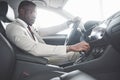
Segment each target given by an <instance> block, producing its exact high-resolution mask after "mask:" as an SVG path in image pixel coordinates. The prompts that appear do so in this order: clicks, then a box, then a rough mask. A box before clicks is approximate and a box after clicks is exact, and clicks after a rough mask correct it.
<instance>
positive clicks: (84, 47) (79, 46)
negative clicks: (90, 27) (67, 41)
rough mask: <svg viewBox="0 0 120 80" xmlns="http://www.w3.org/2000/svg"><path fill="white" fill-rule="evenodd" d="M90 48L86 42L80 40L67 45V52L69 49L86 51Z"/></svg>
mask: <svg viewBox="0 0 120 80" xmlns="http://www.w3.org/2000/svg"><path fill="white" fill-rule="evenodd" d="M89 49H90V46H89V44H88V43H87V42H84V41H83V42H80V43H77V44H74V45H71V46H67V52H69V51H74V52H79V51H88V50H89Z"/></svg>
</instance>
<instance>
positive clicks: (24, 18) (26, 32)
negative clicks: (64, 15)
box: [6, 1, 90, 64]
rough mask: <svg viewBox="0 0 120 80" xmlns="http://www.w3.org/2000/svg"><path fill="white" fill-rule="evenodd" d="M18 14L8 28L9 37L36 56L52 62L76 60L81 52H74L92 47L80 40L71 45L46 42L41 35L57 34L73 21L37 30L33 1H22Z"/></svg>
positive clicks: (60, 62) (59, 62)
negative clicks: (34, 25)
mask: <svg viewBox="0 0 120 80" xmlns="http://www.w3.org/2000/svg"><path fill="white" fill-rule="evenodd" d="M18 14H19V16H18V18H17V19H16V20H15V21H14V22H12V23H11V24H9V25H8V26H7V28H6V34H7V37H8V38H9V39H10V40H11V41H12V42H13V43H14V44H15V45H16V46H18V47H19V48H21V49H23V50H25V51H28V52H29V53H30V54H33V55H35V56H43V57H45V58H47V59H48V60H49V62H50V63H51V64H62V63H65V62H68V61H74V60H76V59H77V58H78V57H79V53H74V52H79V51H87V50H88V49H89V48H90V47H89V44H88V43H86V42H80V43H77V44H74V45H71V46H64V45H58V46H55V45H48V44H45V42H44V41H43V40H42V38H41V36H47V35H49V34H55V33H57V32H59V31H61V30H64V29H66V28H68V26H69V24H71V21H67V22H66V23H63V24H61V25H58V26H53V27H52V28H47V29H40V30H37V31H36V30H35V29H34V27H32V24H33V23H34V21H35V18H36V5H35V4H34V3H33V2H31V1H22V2H21V3H20V5H19V7H18Z"/></svg>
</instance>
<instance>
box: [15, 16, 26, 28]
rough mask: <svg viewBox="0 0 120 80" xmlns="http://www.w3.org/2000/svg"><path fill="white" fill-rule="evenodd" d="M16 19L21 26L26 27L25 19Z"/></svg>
mask: <svg viewBox="0 0 120 80" xmlns="http://www.w3.org/2000/svg"><path fill="white" fill-rule="evenodd" d="M16 21H17V22H18V23H20V25H21V26H23V27H25V28H27V27H28V25H27V23H25V21H23V20H22V19H20V18H17V19H16Z"/></svg>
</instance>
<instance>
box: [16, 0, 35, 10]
mask: <svg viewBox="0 0 120 80" xmlns="http://www.w3.org/2000/svg"><path fill="white" fill-rule="evenodd" d="M31 6H32V7H36V4H35V3H33V2H32V1H27V0H24V1H22V2H21V3H20V4H19V7H18V12H20V9H22V8H23V9H25V8H26V7H31Z"/></svg>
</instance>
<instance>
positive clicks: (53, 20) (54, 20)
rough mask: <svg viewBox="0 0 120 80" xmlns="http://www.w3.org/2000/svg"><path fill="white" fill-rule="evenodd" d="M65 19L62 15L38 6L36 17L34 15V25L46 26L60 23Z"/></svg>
mask: <svg viewBox="0 0 120 80" xmlns="http://www.w3.org/2000/svg"><path fill="white" fill-rule="evenodd" d="M66 20H67V19H66V18H64V17H63V16H61V15H59V14H58V13H56V12H53V11H50V10H46V9H41V8H38V9H37V17H36V21H35V23H34V26H35V27H36V28H47V27H51V26H55V25H59V24H62V23H64V22H65V21H66ZM61 34H62V33H61ZM63 34H64V33H63Z"/></svg>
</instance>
